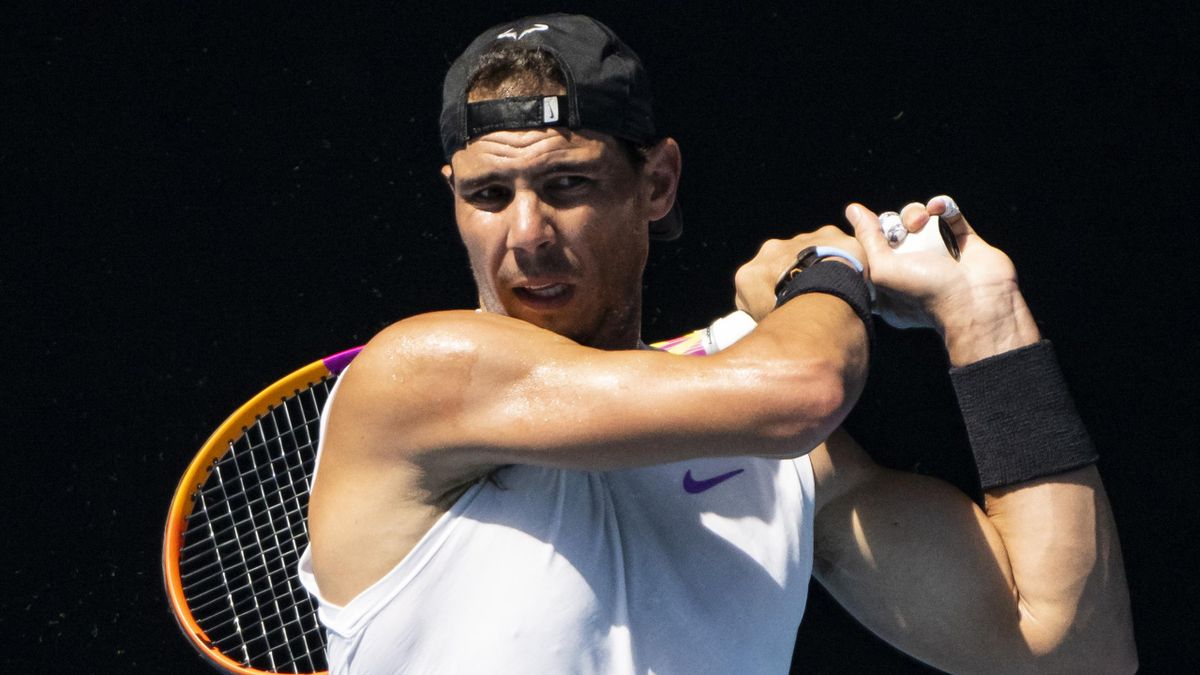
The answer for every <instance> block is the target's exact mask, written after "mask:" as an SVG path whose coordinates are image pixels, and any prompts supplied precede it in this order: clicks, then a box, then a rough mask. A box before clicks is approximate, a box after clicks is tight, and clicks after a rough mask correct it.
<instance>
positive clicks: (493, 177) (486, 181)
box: [455, 171, 507, 192]
mask: <svg viewBox="0 0 1200 675" xmlns="http://www.w3.org/2000/svg"><path fill="white" fill-rule="evenodd" d="M506 180H507V178H506V174H504V173H501V172H499V171H491V172H489V173H485V174H483V175H482V176H472V177H470V178H464V179H462V180H460V181H457V185H456V186H455V189H456V190H458V191H460V192H471V191H473V190H477V189H479V188H482V187H484V186H486V185H491V184H493V183H503V182H506Z"/></svg>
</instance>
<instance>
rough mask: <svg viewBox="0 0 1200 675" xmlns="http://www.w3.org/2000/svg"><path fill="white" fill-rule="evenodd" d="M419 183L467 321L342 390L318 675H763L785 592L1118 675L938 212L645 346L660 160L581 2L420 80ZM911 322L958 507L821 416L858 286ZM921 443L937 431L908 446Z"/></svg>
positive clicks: (917, 641) (1105, 615) (856, 335)
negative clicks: (951, 455) (895, 237)
mask: <svg viewBox="0 0 1200 675" xmlns="http://www.w3.org/2000/svg"><path fill="white" fill-rule="evenodd" d="M441 134H442V142H443V145H444V149H445V156H446V161H447V164H446V166H445V167H444V168H443V170H442V171H443V175H444V176H445V178H446V181H447V183H448V184H449V186H450V189H451V190H452V192H453V194H454V210H455V219H456V221H457V224H458V228H459V232H460V234H461V236H462V240H463V242H464V244H465V245H466V247H467V251H468V253H469V257H470V261H471V269H472V272H473V274H474V277H475V282H476V284H477V285H478V289H479V302H480V306H481V308H482V311H448V312H438V313H432V314H425V315H420V316H415V317H412V318H409V319H405V320H403V321H400V322H399V323H396V324H395V325H393V326H391V327H389V328H387V329H386V330H384V331H383V332H382V333H380V334H379V335H378V336H376V337H375V338H374V339H373V340H372V341H371V342H370V344H369V345H367V347H366V348H365V349H364V351H363V352H362V354H361V355H360V356H359V357H358V358H357V360H356V361H355V362H354V364H353V366H352V367H351V368H349V370H348V371H347V372H346V374H345V375H344V377H343V378H342V379H341V380H340V381H339V383H338V386H337V390H336V391H335V392H334V394H333V397H332V398H331V402H330V403H329V405H328V407H327V414H326V415H325V418H324V423H325V429H324V433H323V434H322V447H321V451H320V456H319V466H318V470H317V477H316V480H315V484H314V486H313V490H312V500H311V506H310V513H309V520H310V525H311V536H312V545H311V547H310V548H309V550H308V551H307V552H306V553H305V555H304V557H303V559H302V562H301V574H302V577H303V578H304V581H305V584H306V586H307V588H308V589H309V591H310V592H312V593H313V594H314V595H315V596H316V597H317V598H318V600H319V604H320V616H321V620H322V622H323V623H324V625H325V626H326V627H327V628H328V631H329V660H330V664H331V667H332V670H333V672H334V673H384V672H389V673H390V672H396V673H435V672H440V673H516V672H521V673H649V672H654V673H689V674H690V673H784V672H787V671H788V668H789V665H790V663H791V660H792V650H793V645H794V639H795V633H796V629H797V626H798V625H799V622H800V620H801V616H802V614H803V612H804V605H805V600H806V594H807V589H808V584H809V579H810V577H812V576H815V577H816V578H817V579H818V580H819V581H820V582H821V583H822V584H823V585H824V586H825V587H826V588H827V589H828V590H829V591H830V593H831V594H832V595H833V596H834V597H835V598H837V600H838V601H839V602H841V603H842V604H844V605H845V607H846V608H847V609H848V610H849V611H850V612H851V613H852V614H853V615H854V616H855V617H857V618H858V619H859V620H860V621H861V622H862V623H863V624H865V625H866V626H867V627H868V628H870V629H871V630H872V631H874V632H875V633H876V634H878V635H879V636H881V637H882V638H883V639H885V640H887V641H888V642H890V643H892V644H893V645H895V646H896V647H898V648H899V649H901V650H903V651H905V652H907V653H909V654H911V655H913V656H914V657H916V658H917V659H920V660H922V661H924V662H926V663H928V664H931V665H933V666H935V667H937V668H941V669H943V670H948V671H952V672H993V671H994V672H1042V671H1047V672H1050V671H1053V672H1058V671H1071V672H1131V671H1133V670H1135V669H1136V666H1137V661H1136V652H1135V648H1134V642H1133V636H1132V628H1131V625H1130V614H1129V599H1128V591H1127V588H1126V584H1125V578H1124V572H1123V570H1122V563H1121V555H1120V549H1119V546H1118V542H1117V533H1116V531H1115V529H1114V525H1113V519H1112V515H1111V513H1110V511H1109V504H1108V500H1107V498H1106V497H1105V493H1104V488H1103V487H1102V485H1101V482H1100V477H1099V475H1098V473H1097V471H1096V467H1095V460H1096V453H1095V451H1094V449H1093V447H1092V445H1091V443H1090V441H1089V439H1088V435H1087V433H1086V431H1085V430H1084V428H1083V427H1082V425H1081V423H1080V420H1079V418H1078V415H1077V414H1076V412H1075V410H1074V407H1073V404H1072V402H1071V400H1070V397H1069V394H1068V393H1067V389H1066V386H1065V384H1064V382H1063V381H1062V376H1061V374H1060V371H1059V369H1058V367H1057V364H1056V361H1055V357H1054V355H1053V351H1052V348H1051V346H1050V344H1049V343H1048V342H1046V341H1045V340H1042V339H1041V337H1040V335H1039V333H1038V329H1037V327H1036V325H1035V324H1034V321H1033V318H1032V317H1031V315H1030V313H1029V310H1028V309H1027V307H1026V305H1025V302H1024V301H1023V299H1022V296H1021V293H1020V291H1019V290H1018V287H1017V283H1016V274H1015V272H1014V269H1013V266H1012V264H1011V262H1010V261H1009V259H1008V257H1007V256H1006V255H1005V254H1004V253H1002V252H1001V251H999V250H997V249H995V248H993V247H991V246H989V245H988V244H987V243H986V242H985V241H984V240H983V239H981V238H980V237H979V235H978V234H976V233H975V231H974V230H973V229H971V226H970V225H969V224H968V222H967V220H966V218H965V217H964V216H963V214H962V213H961V212H960V211H959V210H958V207H957V205H955V204H954V203H953V201H952V200H950V199H949V198H942V197H939V198H935V199H933V200H931V201H930V202H929V203H927V204H917V203H914V204H910V205H909V206H908V207H906V208H905V209H904V211H903V213H902V218H903V221H904V224H905V227H906V228H907V229H908V230H911V231H919V230H921V228H923V227H924V226H925V224H926V223H927V222H928V221H929V217H930V216H932V215H937V216H941V217H942V218H943V220H945V221H946V222H948V223H949V224H950V226H951V227H952V229H953V231H954V233H955V235H956V238H957V240H958V244H959V247H960V251H961V257H960V259H959V260H957V261H956V260H954V259H953V258H951V257H949V256H944V255H940V254H925V253H922V254H909V255H897V254H896V253H895V252H893V251H892V249H891V248H890V247H889V246H888V244H887V242H886V241H885V239H884V238H883V235H882V234H881V232H880V225H879V219H878V218H877V216H876V215H875V214H874V213H872V212H871V211H870V210H868V209H867V208H865V207H864V206H861V205H857V204H855V205H851V206H850V207H849V208H847V210H846V217H847V219H848V220H849V222H850V223H851V224H852V225H853V227H854V232H855V236H854V237H849V236H847V235H845V234H843V233H842V232H841V231H839V230H838V229H837V228H834V227H832V226H827V227H824V228H822V229H819V230H817V231H815V232H811V233H805V234H800V235H798V236H796V237H794V238H792V239H789V240H775V241H769V242H767V243H765V244H764V245H763V246H762V249H761V250H760V252H759V253H758V255H757V256H756V257H755V258H754V259H753V260H752V261H750V262H749V263H748V264H747V265H745V266H744V267H742V268H741V270H739V271H738V273H737V276H736V288H737V301H738V305H739V307H740V308H742V309H744V310H745V311H747V312H749V313H750V314H751V315H752V316H753V317H754V318H755V319H756V320H758V322H759V325H758V327H757V328H756V329H755V330H754V331H753V332H751V333H750V334H749V335H748V336H746V337H745V338H744V339H742V340H741V341H740V342H738V343H737V344H734V345H733V346H732V347H729V348H728V349H726V350H724V351H722V352H720V353H718V354H715V355H712V356H707V357H703V358H699V357H696V358H684V357H679V356H675V355H671V354H666V353H662V352H656V351H654V350H649V349H647V348H645V346H644V345H643V344H642V343H641V341H640V339H639V331H640V324H641V288H642V271H643V267H644V265H645V262H646V255H647V249H648V245H649V244H648V241H649V240H650V239H655V238H658V239H671V238H674V237H676V236H678V235H679V233H680V229H681V227H682V221H681V219H680V216H679V210H678V207H677V205H676V199H675V196H676V188H677V185H678V181H679V175H680V166H681V163H680V151H679V148H678V146H677V144H676V142H675V141H674V140H672V139H670V138H665V137H663V136H662V135H660V134H659V132H658V130H657V129H656V128H655V125H654V118H653V114H652V112H651V103H650V93H649V87H648V84H647V80H646V75H645V73H644V72H643V68H642V65H641V63H640V61H639V60H638V58H637V56H636V55H634V53H633V52H632V51H631V50H630V49H629V47H628V46H626V45H625V44H624V43H622V42H621V41H620V40H619V39H618V38H617V36H616V35H614V34H613V33H612V32H611V31H610V30H609V29H608V28H606V27H605V26H603V25H601V24H600V23H598V22H596V21H594V20H592V19H589V18H586V17H581V16H566V15H552V16H542V17H533V18H528V19H522V20H519V21H515V22H512V23H507V24H503V25H500V26H497V27H494V28H492V29H489V30H488V31H485V32H484V33H483V34H482V35H481V36H480V37H479V38H477V39H476V40H475V41H474V42H473V43H471V45H470V46H469V47H468V48H467V50H466V52H465V53H463V55H462V56H460V57H459V58H458V60H456V61H455V62H454V64H453V65H452V66H451V68H450V71H449V73H448V75H447V76H446V80H445V88H444V92H443V103H442V114H441ZM868 279H869V280H870V281H871V282H873V283H874V286H875V288H876V289H877V291H878V303H879V305H878V307H879V308H880V309H881V310H882V311H883V312H884V314H885V316H888V317H890V319H891V320H893V321H896V322H897V323H903V324H906V325H923V326H929V327H932V328H936V329H937V330H938V331H939V332H940V334H941V335H942V336H943V337H944V339H945V344H946V349H947V350H948V353H949V358H950V361H951V364H952V366H953V369H952V370H951V374H950V376H951V378H952V380H953V383H954V386H955V389H956V392H957V395H958V397H959V401H960V403H961V408H962V413H963V416H964V419H965V422H966V426H967V428H968V431H969V434H970V439H971V444H972V449H973V451H974V453H975V455H976V464H977V466H978V469H979V475H980V482H981V484H982V486H983V488H984V490H985V494H986V508H984V509H980V508H979V507H977V506H976V505H975V504H974V503H972V501H971V500H970V499H969V498H968V497H967V496H966V495H964V494H962V493H960V492H959V491H958V490H957V489H955V488H953V487H951V486H949V485H946V484H944V483H942V482H939V481H937V480H934V479H931V478H929V477H924V476H919V475H912V474H907V473H900V472H895V471H890V470H886V469H883V468H881V467H879V466H877V465H875V464H874V463H873V462H872V461H871V460H870V458H869V457H868V456H867V454H865V453H864V451H863V450H862V449H861V448H860V447H859V446H858V445H857V444H856V443H855V441H854V440H853V439H852V438H850V437H849V436H848V435H847V434H846V433H844V432H842V431H840V430H839V429H838V426H839V424H840V423H841V421H842V420H843V418H844V417H845V416H846V414H847V412H848V411H849V410H850V409H851V407H852V406H853V405H854V403H855V401H856V399H857V397H858V395H859V393H860V391H861V389H862V386H863V381H864V378H865V376H866V371H867V365H868V359H869V352H870V347H871V342H872V331H871V304H870V302H871V301H870V293H869V291H868V283H867V280H868ZM931 442H936V440H935V439H931Z"/></svg>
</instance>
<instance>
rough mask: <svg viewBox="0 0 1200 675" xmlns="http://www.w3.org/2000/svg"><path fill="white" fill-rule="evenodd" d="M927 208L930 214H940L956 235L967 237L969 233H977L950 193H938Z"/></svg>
mask: <svg viewBox="0 0 1200 675" xmlns="http://www.w3.org/2000/svg"><path fill="white" fill-rule="evenodd" d="M925 208H926V209H927V210H928V211H929V214H930V215H934V216H938V217H940V218H941V219H942V222H943V223H946V224H947V225H949V226H950V231H951V232H953V233H954V236H956V237H965V236H966V235H968V234H975V230H974V229H973V228H972V227H971V223H969V222H967V217H966V216H964V215H963V213H962V211H960V210H959V208H958V204H957V203H956V202H955V201H954V198H953V197H951V196H949V195H938V196H936V197H934V198H933V199H930V200H929V203H928V204H926V206H925Z"/></svg>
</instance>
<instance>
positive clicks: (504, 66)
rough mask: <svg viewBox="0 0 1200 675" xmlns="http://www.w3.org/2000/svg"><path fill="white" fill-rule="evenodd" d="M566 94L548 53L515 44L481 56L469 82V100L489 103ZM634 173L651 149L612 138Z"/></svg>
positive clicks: (559, 69) (563, 79)
mask: <svg viewBox="0 0 1200 675" xmlns="http://www.w3.org/2000/svg"><path fill="white" fill-rule="evenodd" d="M566 92H567V78H566V76H565V75H564V74H563V71H562V67H561V66H559V65H558V60H557V59H555V58H554V56H553V55H552V54H550V53H549V52H546V51H543V50H541V49H536V48H528V47H522V46H519V45H516V44H501V45H497V46H495V47H492V48H491V49H489V50H488V51H487V52H485V53H484V54H483V55H482V56H480V57H479V63H478V66H477V67H476V69H475V72H474V73H473V74H472V75H471V78H470V79H469V80H467V100H468V101H472V102H474V101H490V100H493V99H498V98H511V97H514V96H552V95H561V94H565V93H566ZM613 138H614V140H616V142H617V146H618V147H620V148H621V152H622V154H624V155H625V157H626V159H628V160H629V163H630V165H632V166H633V168H634V170H635V171H640V170H641V169H642V167H643V166H645V165H646V153H647V152H648V151H649V150H650V146H648V145H642V144H640V143H635V142H633V141H631V140H628V139H625V138H620V137H616V136H614V137H613Z"/></svg>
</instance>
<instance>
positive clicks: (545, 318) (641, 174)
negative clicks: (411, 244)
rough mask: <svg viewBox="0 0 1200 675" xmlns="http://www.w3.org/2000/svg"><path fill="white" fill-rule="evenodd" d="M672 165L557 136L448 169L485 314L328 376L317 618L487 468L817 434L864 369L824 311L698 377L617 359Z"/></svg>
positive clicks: (672, 157)
mask: <svg viewBox="0 0 1200 675" xmlns="http://www.w3.org/2000/svg"><path fill="white" fill-rule="evenodd" d="M679 164H680V163H679V152H678V147H677V146H676V145H675V143H674V141H671V140H670V139H667V140H664V141H662V142H661V143H659V144H658V145H657V146H656V147H655V148H653V149H652V150H651V151H650V153H649V156H648V157H647V161H646V163H645V166H644V167H642V169H641V170H635V169H634V168H633V166H632V164H631V163H630V162H629V161H628V159H627V158H626V157H625V156H624V155H623V154H622V153H621V150H620V148H619V147H618V146H617V144H616V142H615V141H614V140H613V139H611V138H610V137H607V136H603V135H599V134H590V133H586V132H570V131H565V130H560V129H551V130H545V131H518V132H509V131H505V132H495V133H492V134H488V135H486V136H483V137H482V138H480V139H478V140H476V141H474V142H472V143H470V144H469V145H468V146H467V148H466V149H465V150H462V151H459V152H458V153H457V154H456V155H455V156H454V158H453V161H452V164H451V166H449V167H447V168H446V169H445V170H444V171H443V174H444V175H445V176H446V178H447V181H448V182H449V184H450V185H451V187H452V189H453V191H454V196H455V216H456V220H457V221H458V225H459V230H460V232H461V233H462V236H463V240H464V243H465V244H466V246H467V250H468V253H469V255H470V259H471V266H472V272H473V274H474V276H475V279H476V282H477V284H478V286H479V290H480V301H481V305H482V306H483V307H484V308H485V309H486V310H488V311H486V312H483V313H476V312H463V311H459V312H439V313H434V314H426V315H421V316H417V317H413V318H410V319H406V320H404V321H401V322H399V323H397V324H395V325H393V326H392V327H390V328H388V329H386V330H385V331H383V332H382V333H381V334H380V335H378V336H376V337H375V338H374V339H373V340H372V341H371V342H370V343H369V344H368V345H367V347H366V348H365V349H364V350H363V352H362V353H361V354H360V355H359V356H358V357H357V359H356V360H355V362H354V365H353V367H351V368H350V369H349V370H347V372H346V374H345V375H344V376H343V380H342V382H341V384H340V389H339V393H338V397H337V399H336V400H335V402H334V404H333V405H332V406H331V407H330V409H329V411H328V415H329V418H328V427H327V433H326V436H325V439H324V441H323V443H324V447H323V451H322V459H321V471H320V472H319V474H318V478H317V481H316V484H315V485H314V487H313V491H312V497H311V502H310V515H309V522H310V530H311V533H312V542H313V548H312V553H313V565H314V571H315V573H316V575H317V579H318V583H319V584H320V586H321V589H322V592H323V594H325V595H326V597H327V598H328V599H330V600H331V601H333V602H336V603H345V602H347V601H349V600H350V599H351V598H353V597H354V596H355V595H357V594H358V593H359V592H360V591H361V590H363V589H364V588H366V587H367V586H369V585H370V584H371V583H373V582H374V581H376V580H377V579H378V578H380V577H381V576H382V575H383V574H384V573H386V572H387V571H388V570H390V569H391V568H392V567H394V566H395V565H396V563H397V562H398V561H399V560H400V559H401V558H403V556H404V555H405V554H406V553H407V552H408V551H409V550H411V548H412V546H413V545H414V544H415V543H416V541H417V540H418V539H419V538H420V537H421V535H422V534H424V533H425V532H426V531H427V530H428V529H429V527H430V526H431V525H432V524H433V522H434V521H436V519H437V518H438V517H440V515H441V514H442V513H444V512H445V511H446V510H447V509H448V508H449V506H450V505H451V504H453V502H454V500H455V499H457V497H458V496H459V495H461V494H462V492H463V491H464V490H465V489H466V487H467V486H469V485H470V484H471V483H472V482H473V481H476V480H479V479H480V478H481V477H483V476H485V475H487V474H488V473H489V472H491V471H492V470H493V469H495V468H496V467H498V466H503V465H506V464H534V465H542V466H553V467H569V468H584V469H616V468H624V467H635V466H646V465H650V464H659V463H665V462H671V461H677V460H681V459H684V458H691V457H703V456H716V455H729V454H730V452H731V449H736V450H735V451H736V452H738V453H741V454H746V455H759V456H777V457H784V456H797V455H800V454H803V453H805V452H808V451H809V450H811V449H812V448H813V447H814V446H815V445H817V444H818V443H819V442H820V441H821V440H822V439H824V438H825V437H826V436H828V435H829V434H830V433H831V432H832V431H833V429H834V428H836V426H837V424H838V423H840V421H841V419H843V418H844V416H845V414H846V413H847V412H848V411H849V409H850V407H851V406H852V405H853V403H854V401H855V399H856V398H857V396H858V393H859V392H860V391H861V388H862V382H863V379H864V378H865V375H866V356H867V354H866V331H865V328H864V326H863V324H862V321H861V320H859V319H858V318H857V316H855V314H854V312H853V311H852V310H851V309H850V307H849V306H848V305H846V304H845V303H844V302H842V301H841V300H838V299H837V298H834V297H832V296H827V295H822V294H810V295H806V296H803V297H800V298H797V299H795V300H793V301H792V302H789V303H788V304H787V305H785V306H784V307H783V308H781V309H780V310H778V311H775V312H772V313H771V314H770V315H769V316H767V317H765V318H764V320H763V321H762V323H761V324H760V326H759V328H758V329H757V330H756V331H755V332H754V334H753V335H751V336H749V337H747V338H746V339H745V340H744V341H743V342H741V343H739V344H737V345H735V346H734V347H733V348H731V349H729V350H726V351H725V352H722V353H721V354H718V355H715V356H713V357H710V358H705V359H681V358H678V357H674V356H672V355H668V354H662V353H655V352H647V351H640V350H637V349H636V346H637V343H638V338H639V329H640V323H641V314H640V313H641V308H640V300H641V272H642V267H643V266H644V262H645V253H646V247H647V245H648V244H647V227H648V223H649V221H650V220H655V219H658V218H661V217H663V216H664V215H665V214H666V213H667V211H668V210H669V209H670V207H671V205H672V204H673V202H674V195H675V189H676V186H677V183H678V176H679ZM835 243H836V244H837V245H839V246H842V247H847V246H848V247H851V248H852V249H856V250H861V249H860V248H859V247H858V245H857V243H856V242H855V241H854V240H853V239H851V238H849V237H846V236H845V235H844V234H842V233H840V232H837V231H836V230H835V229H833V228H829V229H827V230H825V231H822V232H818V233H813V234H807V235H800V236H799V237H797V238H795V239H793V240H792V241H791V243H790V245H789V246H786V247H785V246H783V245H782V244H781V245H780V246H777V247H774V249H773V253H772V254H770V255H762V256H760V259H757V260H756V262H755V263H752V265H751V267H752V268H753V267H762V268H763V269H764V270H765V271H764V272H763V273H761V274H759V275H756V276H758V277H761V278H762V279H770V282H769V285H770V286H772V287H773V285H774V280H775V279H777V278H778V277H779V275H780V274H781V273H782V272H783V270H784V269H786V268H787V266H788V265H790V264H791V262H792V260H793V259H794V257H795V251H796V250H798V249H800V248H803V247H804V246H806V245H816V244H835ZM863 257H865V256H863ZM768 292H769V291H768ZM679 396H686V397H687V398H688V400H689V401H690V402H691V405H689V406H686V407H681V406H678V405H676V404H674V403H672V401H674V400H677V399H678V397H679ZM682 408H686V409H682Z"/></svg>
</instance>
